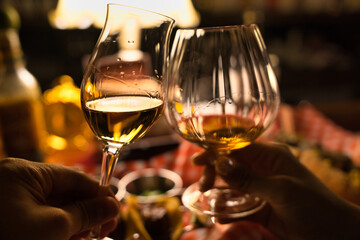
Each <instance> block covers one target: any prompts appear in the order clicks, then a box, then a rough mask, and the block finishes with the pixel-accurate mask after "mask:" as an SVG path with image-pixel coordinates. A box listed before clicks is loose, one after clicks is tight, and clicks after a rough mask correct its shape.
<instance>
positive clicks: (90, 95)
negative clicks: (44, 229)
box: [81, 4, 174, 237]
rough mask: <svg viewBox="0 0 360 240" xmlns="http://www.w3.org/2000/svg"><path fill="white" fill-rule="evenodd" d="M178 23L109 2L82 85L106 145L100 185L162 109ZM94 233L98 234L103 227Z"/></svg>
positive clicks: (96, 130) (87, 109)
mask: <svg viewBox="0 0 360 240" xmlns="http://www.w3.org/2000/svg"><path fill="white" fill-rule="evenodd" d="M173 24H174V20H173V19H171V18H169V17H167V16H164V15H161V14H157V13H154V12H150V11H146V10H142V9H138V8H133V7H128V6H123V5H119V4H108V8H107V17H106V22H105V25H104V27H103V29H102V32H101V35H100V37H99V40H98V42H97V44H96V46H95V49H94V51H93V53H92V56H91V58H90V62H89V64H88V67H87V69H86V72H85V74H84V78H83V81H82V85H81V105H82V109H83V112H84V113H85V117H86V120H87V122H88V124H89V125H90V127H91V129H92V131H93V132H94V133H95V135H96V136H97V138H98V139H99V140H101V141H102V143H103V144H104V148H103V160H102V167H101V175H100V185H108V183H109V180H110V178H111V176H112V173H113V170H114V167H115V165H116V163H117V160H118V157H119V154H120V151H121V149H122V148H123V147H124V146H125V145H128V144H131V143H133V142H134V141H136V140H137V139H138V138H140V137H142V136H143V135H144V134H146V132H148V130H149V129H150V128H151V127H152V126H153V125H154V123H155V122H156V121H157V119H158V118H159V117H160V115H161V113H162V110H163V106H164V93H165V87H166V86H165V80H166V78H165V76H164V75H165V72H166V69H165V67H166V61H167V52H168V43H169V36H170V32H171V30H172V27H173ZM93 233H94V234H93V235H94V236H93V237H98V235H99V229H94V230H93Z"/></svg>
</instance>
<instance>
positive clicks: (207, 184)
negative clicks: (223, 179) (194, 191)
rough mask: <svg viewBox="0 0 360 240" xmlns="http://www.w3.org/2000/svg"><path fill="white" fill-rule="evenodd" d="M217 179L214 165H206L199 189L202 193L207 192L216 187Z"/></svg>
mask: <svg viewBox="0 0 360 240" xmlns="http://www.w3.org/2000/svg"><path fill="white" fill-rule="evenodd" d="M215 177H216V172H215V167H214V166H212V165H206V167H205V169H204V171H203V173H202V176H201V178H200V180H199V184H200V185H199V188H200V191H201V192H206V191H207V190H209V189H211V188H212V187H213V186H214V182H215Z"/></svg>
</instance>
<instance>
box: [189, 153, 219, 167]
mask: <svg viewBox="0 0 360 240" xmlns="http://www.w3.org/2000/svg"><path fill="white" fill-rule="evenodd" d="M215 157H216V155H215V154H214V153H212V152H210V151H202V152H199V153H195V154H194V155H193V156H192V157H191V161H192V163H194V164H195V165H198V166H202V165H207V164H211V163H212V162H213V160H214V159H215Z"/></svg>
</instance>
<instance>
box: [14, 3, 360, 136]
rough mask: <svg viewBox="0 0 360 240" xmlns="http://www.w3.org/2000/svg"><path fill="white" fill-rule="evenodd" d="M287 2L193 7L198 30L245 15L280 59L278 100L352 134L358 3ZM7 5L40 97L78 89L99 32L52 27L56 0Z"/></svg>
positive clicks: (359, 95) (359, 92)
mask: <svg viewBox="0 0 360 240" xmlns="http://www.w3.org/2000/svg"><path fill="white" fill-rule="evenodd" d="M74 1H76V0H74ZM289 1H291V2H292V3H296V4H295V5H296V6H295V7H294V4H293V5H292V7H290V8H289V7H286V4H284V3H285V2H286V1H284V0H283V1H280V0H263V1H255V0H253V1H241V0H240V1H235V0H216V1H210V0H193V3H194V6H195V8H196V9H197V10H198V11H199V13H200V15H201V23H200V26H216V25H234V24H243V23H246V22H247V21H249V20H246V16H247V15H249V14H250V16H252V19H253V21H251V22H255V23H257V24H258V25H259V27H260V29H261V32H262V34H263V37H264V40H265V43H266V45H267V47H268V51H269V53H271V54H273V55H274V56H276V57H277V58H278V60H279V63H278V64H276V62H274V63H275V64H276V65H277V67H276V69H277V72H278V80H279V85H280V90H281V97H282V101H283V102H285V103H289V104H292V105H297V104H299V103H300V102H301V101H309V102H310V103H312V104H314V105H315V106H316V107H318V108H319V109H320V110H321V111H322V112H323V113H324V114H325V115H327V116H329V117H330V118H332V119H333V120H334V121H335V122H336V123H338V124H340V125H342V126H343V127H345V128H347V129H349V130H353V131H359V130H360V126H359V121H360V83H359V81H360V77H359V76H360V75H359V74H360V44H359V43H360V28H359V23H360V6H359V5H360V4H356V2H358V0H353V1H351V0H341V1H340V0H326V1H324V0H312V2H313V3H314V4H315V3H318V1H323V2H326V3H327V4H317V5H316V4H315V5H314V6H315V7H314V6H312V5H309V4H308V5H307V6H304V5H305V4H304V2H310V1H305V0H304V1H297V0H289ZM251 2H252V3H251ZM254 2H256V4H254ZM259 2H261V4H259ZM10 3H11V4H12V5H13V6H15V7H16V8H17V10H18V11H19V13H20V16H21V19H22V26H21V29H20V32H19V33H20V39H21V42H22V46H23V50H24V52H25V56H26V60H27V67H28V69H29V71H30V72H32V73H33V74H34V75H35V76H36V77H37V79H38V81H39V83H40V85H41V87H42V90H46V89H48V88H50V87H51V86H52V82H53V80H54V79H55V78H57V77H59V76H60V75H63V74H68V75H70V76H71V77H73V78H74V80H75V83H76V84H77V85H78V86H79V84H80V82H81V78H82V74H83V65H84V59H86V56H88V55H89V54H91V52H92V48H93V47H94V45H95V43H96V41H97V38H98V36H99V34H100V30H99V29H95V28H88V29H85V30H59V29H54V28H52V27H51V26H50V24H49V22H48V18H47V13H48V11H49V10H51V9H54V8H55V7H56V4H57V1H56V0H51V1H50V0H37V1H36V0H22V1H21V0H12V1H11V2H10ZM288 3H289V2H288ZM351 3H353V4H354V5H351ZM319 6H320V7H319ZM354 6H355V7H354Z"/></svg>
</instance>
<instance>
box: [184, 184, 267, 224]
mask: <svg viewBox="0 0 360 240" xmlns="http://www.w3.org/2000/svg"><path fill="white" fill-rule="evenodd" d="M182 202H183V204H184V205H185V207H187V208H189V209H190V210H191V211H193V212H195V213H197V214H205V215H208V216H210V217H215V218H241V217H246V216H248V215H251V214H253V213H255V212H257V211H259V210H260V209H261V208H262V207H263V206H264V205H265V201H264V200H262V199H260V198H259V197H256V196H251V195H249V194H244V193H241V192H238V191H236V190H234V189H229V188H214V189H210V190H208V191H206V192H204V193H203V192H201V191H199V184H198V183H194V184H192V185H190V186H189V187H188V188H187V189H186V190H185V192H184V193H183V195H182Z"/></svg>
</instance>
